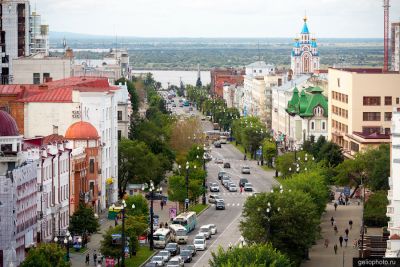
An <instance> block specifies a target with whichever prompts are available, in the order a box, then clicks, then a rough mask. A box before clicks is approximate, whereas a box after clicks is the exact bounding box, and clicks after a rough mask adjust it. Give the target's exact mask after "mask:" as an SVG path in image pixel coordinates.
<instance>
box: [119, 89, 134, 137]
mask: <svg viewBox="0 0 400 267" xmlns="http://www.w3.org/2000/svg"><path fill="white" fill-rule="evenodd" d="M118 87H119V88H120V89H119V90H117V91H115V98H116V101H117V120H118V130H117V137H118V140H121V138H122V137H125V138H128V137H129V126H130V121H131V114H132V104H131V101H130V95H129V92H128V87H127V85H123V84H122V83H120V84H119V85H118Z"/></svg>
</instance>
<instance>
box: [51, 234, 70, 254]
mask: <svg viewBox="0 0 400 267" xmlns="http://www.w3.org/2000/svg"><path fill="white" fill-rule="evenodd" d="M56 238H57V237H55V238H54V239H56ZM71 241H72V236H71V234H70V233H69V231H67V234H66V236H65V238H64V245H65V246H66V247H67V261H69V244H70V243H71Z"/></svg>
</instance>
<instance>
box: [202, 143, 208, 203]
mask: <svg viewBox="0 0 400 267" xmlns="http://www.w3.org/2000/svg"><path fill="white" fill-rule="evenodd" d="M205 151H206V145H205V144H203V171H204V173H205V175H204V179H203V198H202V204H203V205H206V179H207V170H206V159H207V158H206V153H205Z"/></svg>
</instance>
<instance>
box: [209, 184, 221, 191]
mask: <svg viewBox="0 0 400 267" xmlns="http://www.w3.org/2000/svg"><path fill="white" fill-rule="evenodd" d="M210 192H219V185H218V184H217V183H211V185H210Z"/></svg>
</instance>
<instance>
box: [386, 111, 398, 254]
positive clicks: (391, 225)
mask: <svg viewBox="0 0 400 267" xmlns="http://www.w3.org/2000/svg"><path fill="white" fill-rule="evenodd" d="M390 148H391V153H390V177H389V178H388V179H389V186H390V189H389V191H388V196H387V197H388V200H389V204H388V206H387V211H386V216H387V217H389V222H388V228H387V229H388V231H389V232H390V237H389V239H388V240H387V248H386V253H385V257H388V258H393V257H395V258H398V257H399V255H400V110H399V109H397V108H394V109H393V116H392V136H391V145H390Z"/></svg>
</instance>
